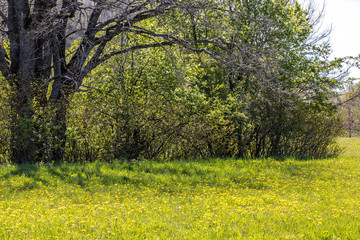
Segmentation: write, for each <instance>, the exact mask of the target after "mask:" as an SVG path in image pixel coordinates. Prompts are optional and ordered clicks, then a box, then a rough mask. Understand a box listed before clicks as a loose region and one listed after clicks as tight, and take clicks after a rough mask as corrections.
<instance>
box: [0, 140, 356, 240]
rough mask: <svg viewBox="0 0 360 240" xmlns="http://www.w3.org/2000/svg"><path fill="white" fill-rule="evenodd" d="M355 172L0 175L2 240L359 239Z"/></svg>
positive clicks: (288, 166)
mask: <svg viewBox="0 0 360 240" xmlns="http://www.w3.org/2000/svg"><path fill="white" fill-rule="evenodd" d="M346 141H348V142H351V141H350V140H346ZM355 146H356V144H354V147H355ZM348 151H349V150H348ZM354 153H355V152H354V151H353V153H351V154H354ZM344 154H345V156H352V155H351V154H350V153H346V152H344ZM359 169H360V159H359V158H356V157H353V158H350V157H340V158H333V159H325V160H308V161H300V160H296V159H286V160H284V161H278V160H275V159H265V160H264V159H259V160H235V159H227V160H224V159H208V160H196V161H181V160H178V161H174V162H162V161H155V162H151V161H139V162H135V163H103V162H95V163H86V164H43V165H40V164H38V165H17V166H13V165H11V166H0V239H360V194H359V191H360V171H359Z"/></svg>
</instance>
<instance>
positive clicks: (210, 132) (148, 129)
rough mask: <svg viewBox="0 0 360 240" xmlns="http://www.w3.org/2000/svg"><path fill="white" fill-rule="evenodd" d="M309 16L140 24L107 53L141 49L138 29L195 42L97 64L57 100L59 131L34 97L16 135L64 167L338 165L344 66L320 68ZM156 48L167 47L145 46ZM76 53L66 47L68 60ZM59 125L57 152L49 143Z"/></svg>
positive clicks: (297, 10)
mask: <svg viewBox="0 0 360 240" xmlns="http://www.w3.org/2000/svg"><path fill="white" fill-rule="evenodd" d="M204 9H205V10H204ZM312 14H313V13H312V12H311V11H310V10H305V9H303V7H302V6H301V5H300V4H298V3H297V2H296V1H270V0H269V1H233V2H232V5H231V6H230V7H229V8H228V9H227V11H225V14H224V15H221V16H220V15H217V13H216V12H214V10H213V9H210V10H209V9H207V8H203V9H197V10H196V8H195V10H194V9H191V10H189V9H181V10H180V11H169V12H167V13H166V14H165V15H160V16H158V17H157V18H154V19H149V20H146V21H142V22H141V23H139V24H138V25H137V26H136V28H135V29H138V31H139V32H140V33H139V32H137V33H134V32H131V31H129V32H127V33H126V34H121V35H119V36H118V37H115V38H114V39H113V40H112V42H111V46H110V47H109V49H112V50H113V49H118V50H119V49H129V48H131V46H136V45H141V44H146V43H147V41H148V40H149V38H150V37H149V35H151V34H150V33H149V32H147V31H145V30H141V29H144V28H146V27H147V28H150V29H151V30H152V31H154V32H159V33H161V32H164V29H171V31H172V33H173V34H174V36H176V38H177V39H186V38H190V39H195V41H193V42H191V43H190V44H188V43H186V44H185V43H183V45H186V47H184V46H181V44H182V43H181V41H180V44H171V45H172V46H167V45H170V44H164V46H163V47H161V48H146V49H140V50H136V49H135V50H133V51H126V52H124V53H123V54H121V55H118V56H115V57H113V58H111V59H109V60H108V61H106V62H104V63H102V64H101V65H100V66H99V67H97V68H95V69H94V70H93V71H92V72H91V73H90V74H89V75H88V76H87V77H85V78H84V80H83V81H82V84H81V86H76V90H77V92H76V94H74V95H71V97H69V98H68V99H67V100H66V102H67V103H68V105H67V106H68V107H69V108H68V109H67V108H64V109H65V110H66V118H65V117H63V121H66V125H61V126H59V125H56V124H55V122H54V120H53V119H52V118H51V114H52V111H57V110H54V108H52V107H49V108H46V107H42V106H41V103H40V102H39V99H37V98H34V101H33V103H32V105H33V111H34V114H33V116H34V117H32V118H31V119H30V122H31V123H32V122H34V123H35V124H29V123H28V122H24V124H28V126H30V127H28V128H26V127H25V128H23V129H27V131H29V133H30V135H31V136H33V138H35V140H34V142H36V143H37V152H36V159H38V160H39V161H53V160H54V159H53V155H52V153H51V151H52V150H53V149H57V150H59V151H64V159H65V160H67V161H92V160H96V159H103V160H109V161H111V160H114V159H128V160H131V159H138V158H167V159H171V158H207V157H245V158H247V157H266V156H326V155H334V154H337V153H338V148H337V147H336V146H335V145H334V139H335V137H336V136H338V135H339V133H340V131H341V123H340V120H339V117H337V115H336V107H335V106H334V105H333V104H332V103H330V101H329V99H330V98H331V97H333V94H334V92H333V90H334V89H335V88H337V87H339V86H340V84H341V82H340V81H339V79H336V78H335V77H334V75H333V74H331V73H333V72H334V71H338V70H339V69H341V66H342V61H341V60H335V61H329V53H330V51H331V49H330V46H329V45H328V44H326V43H324V41H323V40H324V36H318V35H316V30H315V28H316V26H315V25H316V21H313V20H314V19H313V17H314V16H312ZM170 15H172V16H171V17H170V18H169V16H170ZM182 15H184V16H182ZM179 19H180V20H181V19H186V21H183V22H181V21H180V20H179ZM210 23H211V24H210ZM209 26H212V27H209ZM141 31H142V33H143V35H145V34H148V35H145V36H143V35H142V33H141ZM166 36H167V35H166ZM204 36H206V37H205V38H204ZM159 38H165V39H167V37H165V34H164V35H161V34H160V35H154V36H153V37H152V40H153V41H154V42H158V41H160V40H159ZM197 39H216V40H211V41H210V40H206V41H205V40H204V41H201V40H197ZM220 43H221V44H224V46H226V48H224V47H222V46H223V45H220ZM192 45H193V46H192ZM78 46H79V43H78V42H73V44H72V46H71V48H70V49H69V51H68V56H67V57H68V58H69V59H70V58H71V56H72V54H73V53H74V51H72V49H76V48H77V47H78ZM93 54H96V53H94V52H93ZM1 81H2V82H1V86H2V88H1V89H0V91H1V95H0V101H1V105H0V117H1V121H0V124H1V128H0V154H1V155H0V156H1V158H2V161H3V162H4V161H9V159H10V155H9V154H10V152H11V151H10V150H11V146H10V143H11V133H10V130H11V128H12V124H14V121H12V120H11V119H12V118H14V113H12V112H11V110H10V109H11V108H10V107H9V106H10V105H11V104H10V105H9V103H11V100H10V99H11V94H12V91H10V87H9V86H8V85H7V82H6V81H5V80H4V79H1ZM54 84H55V83H54ZM51 86H52V85H49V86H48V87H51ZM35 89H36V88H35ZM38 90H39V89H38ZM35 92H36V91H35ZM49 97H50V96H49V94H48V96H47V98H49ZM16 124H19V122H16ZM20 124H21V122H20ZM63 126H66V127H67V129H66V142H65V144H64V145H62V144H63V143H62V142H60V141H57V140H56V135H55V137H54V134H52V133H53V132H56V131H58V130H59V128H61V127H63ZM23 134H26V133H23ZM31 141H33V140H31ZM24 144H26V143H24Z"/></svg>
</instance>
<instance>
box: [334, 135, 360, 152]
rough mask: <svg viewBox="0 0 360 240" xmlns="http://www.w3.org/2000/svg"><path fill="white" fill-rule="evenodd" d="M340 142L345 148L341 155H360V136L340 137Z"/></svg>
mask: <svg viewBox="0 0 360 240" xmlns="http://www.w3.org/2000/svg"><path fill="white" fill-rule="evenodd" d="M339 143H340V145H341V146H342V147H343V148H344V151H343V153H342V154H341V157H360V137H353V138H345V137H344V138H340V139H339Z"/></svg>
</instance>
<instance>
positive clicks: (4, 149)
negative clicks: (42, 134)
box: [0, 77, 11, 163]
mask: <svg viewBox="0 0 360 240" xmlns="http://www.w3.org/2000/svg"><path fill="white" fill-rule="evenodd" d="M9 88H10V87H9V86H8V84H7V82H6V81H5V79H4V78H3V77H0V163H4V162H7V161H8V159H9V149H10V120H11V119H10V102H9V92H10V89H9Z"/></svg>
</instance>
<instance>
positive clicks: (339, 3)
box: [314, 0, 360, 77]
mask: <svg viewBox="0 0 360 240" xmlns="http://www.w3.org/2000/svg"><path fill="white" fill-rule="evenodd" d="M314 2H315V3H316V5H318V7H319V8H321V7H322V6H323V4H324V2H325V16H324V19H323V23H322V28H323V29H325V28H328V27H330V26H331V27H332V33H331V35H330V44H331V46H332V50H333V53H332V57H334V58H335V57H345V56H358V55H359V54H360V26H359V25H360V0H314ZM351 76H352V77H360V71H359V70H355V69H354V70H353V71H352V73H351Z"/></svg>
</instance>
